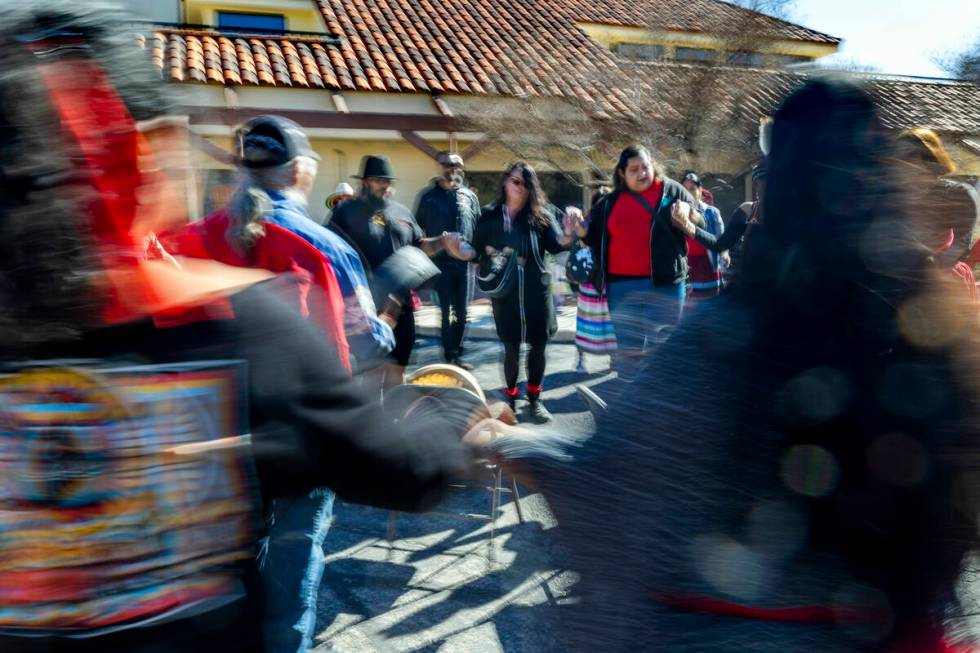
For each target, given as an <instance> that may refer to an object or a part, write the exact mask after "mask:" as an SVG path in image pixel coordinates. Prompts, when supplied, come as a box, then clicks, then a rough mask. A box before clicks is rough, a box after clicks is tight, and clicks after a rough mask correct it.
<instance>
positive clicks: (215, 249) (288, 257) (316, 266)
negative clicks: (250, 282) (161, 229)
mask: <svg viewBox="0 0 980 653" xmlns="http://www.w3.org/2000/svg"><path fill="white" fill-rule="evenodd" d="M228 223H229V219H228V214H227V213H225V212H224V211H223V210H222V211H217V212H216V213H213V214H211V215H209V216H208V217H206V218H204V219H203V220H199V221H197V222H192V223H190V224H188V225H187V226H185V227H184V228H183V229H181V230H179V231H177V232H175V233H172V234H168V235H165V236H163V237H161V241H162V242H163V243H164V245H165V246H166V247H167V248H168V249H169V250H170V251H171V252H172V253H174V254H178V255H181V256H187V257H190V258H206V259H211V260H214V261H218V262H219V263H224V264H226V265H234V266H238V267H250V268H261V269H263V270H269V271H270V272H277V273H284V272H285V273H296V274H297V275H298V279H297V281H296V282H295V283H293V284H292V285H289V284H288V283H287V282H286V281H285V280H282V279H280V282H279V285H278V286H277V290H279V291H280V292H281V294H283V295H285V296H287V297H289V301H290V302H291V303H294V304H295V305H297V307H298V308H299V310H300V312H301V313H302V314H303V315H304V316H305V317H308V318H309V319H311V320H313V321H314V323H315V324H317V326H319V327H320V329H321V330H322V331H323V333H324V334H325V335H326V337H327V340H328V341H329V342H330V343H331V344H333V346H334V347H335V348H336V349H337V353H338V354H339V356H340V362H341V363H342V364H343V365H344V367H346V368H347V370H348V371H350V348H349V346H348V344H347V337H346V335H345V334H344V297H343V294H342V293H341V292H340V285H339V284H338V283H337V277H336V276H335V275H334V271H333V267H331V265H330V261H329V260H328V259H327V257H326V256H324V255H323V253H321V252H320V251H319V250H318V249H316V248H315V247H313V246H312V245H310V244H309V243H308V242H306V241H305V240H303V239H302V238H300V237H299V236H297V235H296V234H294V233H293V232H291V231H289V230H287V229H283V228H282V227H280V226H278V225H274V224H270V223H266V224H265V225H264V226H265V236H263V237H262V238H260V239H259V241H258V242H257V243H256V244H255V247H254V248H253V249H252V251H251V253H250V254H249V256H248V257H245V256H242V255H241V254H239V253H238V252H236V251H235V250H234V249H232V247H231V245H230V244H229V243H228V239H227V237H226V233H227V231H228Z"/></svg>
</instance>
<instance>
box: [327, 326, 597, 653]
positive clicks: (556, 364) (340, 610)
mask: <svg viewBox="0 0 980 653" xmlns="http://www.w3.org/2000/svg"><path fill="white" fill-rule="evenodd" d="M572 328H573V331H574V325H573V327H572ZM466 344H467V351H466V355H465V358H466V359H467V360H468V361H470V362H471V363H473V364H474V365H476V370H475V372H474V373H475V375H476V377H477V379H478V380H479V381H480V383H481V385H482V386H483V388H484V389H485V390H486V391H488V393H492V392H493V391H496V390H499V389H500V387H501V385H502V382H501V372H500V364H499V360H500V349H501V348H500V345H499V344H498V343H497V342H495V341H491V340H479V339H474V340H468V341H467V343H466ZM435 362H441V347H440V346H439V344H438V341H437V340H436V339H435V338H424V337H422V338H420V339H419V342H418V345H417V346H416V351H415V353H414V355H413V366H420V365H425V364H429V363H435ZM586 367H587V369H588V370H589V371H590V373H589V374H587V375H580V374H576V373H575V371H574V370H575V349H574V346H572V345H570V344H560V343H558V344H553V345H551V346H549V350H548V375H547V377H546V379H545V393H544V395H543V398H544V399H545V400H546V401H547V404H548V406H549V408H550V409H551V410H552V412H554V413H555V415H556V419H555V422H554V423H553V424H552V425H550V426H549V428H555V429H563V430H573V431H576V432H582V431H585V430H587V429H589V428H590V426H591V423H592V422H591V420H592V418H591V416H590V415H589V414H588V413H587V412H586V411H585V410H584V406H583V405H582V404H581V402H580V401H579V399H578V397H577V396H576V394H575V390H574V387H573V386H574V384H575V383H584V384H586V385H589V386H592V387H596V389H597V390H600V391H601V385H602V384H603V383H604V382H605V381H608V380H609V379H610V378H611V374H610V373H609V369H608V367H609V359H608V357H592V356H589V357H587V358H586ZM522 381H523V377H522ZM522 404H523V402H520V403H519V413H523V415H522V416H523V417H526V408H524V409H523V410H522ZM505 484H506V479H505ZM521 491H522V492H523V493H525V494H522V499H521V502H522V503H521V506H522V508H523V510H524V516H525V519H526V521H525V523H519V522H518V520H517V514H516V511H515V507H514V504H513V500H512V498H511V497H510V496H508V495H506V494H505V495H504V498H503V500H502V502H501V506H500V510H499V513H498V518H497V520H496V524H495V532H494V537H493V540H492V543H491V539H490V524H489V523H488V522H486V521H479V520H473V519H468V518H465V517H462V516H461V515H462V514H465V513H483V514H486V513H488V512H489V507H490V495H489V493H488V492H486V491H483V490H478V489H466V490H461V491H459V492H457V493H453V495H452V496H451V497H450V498H449V500H448V501H447V502H446V503H445V504H444V505H443V506H441V507H440V512H445V513H449V515H443V514H425V515H412V514H405V513H397V515H395V519H394V539H393V540H392V541H390V542H389V541H388V539H387V537H386V536H387V534H388V529H389V520H390V518H391V513H389V512H387V511H384V510H378V509H374V508H367V507H363V506H356V505H351V504H346V503H341V502H338V503H337V505H336V510H335V517H334V525H333V527H332V528H331V530H330V534H329V535H328V537H327V542H326V546H327V548H328V556H327V566H326V570H325V572H324V577H323V578H324V580H323V584H322V587H321V590H320V600H319V609H318V623H317V631H318V633H319V635H318V637H317V644H318V646H317V649H316V651H317V652H318V653H326V652H328V651H331V652H337V653H374V652H384V653H388V652H407V651H424V652H427V653H484V652H486V653H497V652H503V651H506V652H507V653H521V652H528V653H530V652H535V653H539V652H540V653H551V652H553V651H554V652H556V653H557V651H558V650H559V649H558V648H557V645H556V643H555V638H554V632H553V629H554V627H555V622H554V620H553V619H552V618H551V617H552V616H553V611H554V610H555V609H556V608H558V607H559V606H560V605H561V604H562V602H565V601H568V600H569V598H568V597H569V590H570V588H571V587H572V586H573V585H574V582H575V578H574V575H573V574H572V573H570V572H568V571H566V570H564V569H562V568H561V567H560V566H559V565H558V564H557V563H556V560H557V559H558V556H557V555H556V552H557V546H558V543H557V537H556V523H555V520H554V518H553V516H552V515H551V513H550V511H549V510H548V507H547V505H546V503H545V501H544V500H543V499H542V497H541V496H540V495H537V494H534V493H532V492H529V491H528V490H526V489H524V488H521Z"/></svg>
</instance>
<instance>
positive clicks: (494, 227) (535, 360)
mask: <svg viewBox="0 0 980 653" xmlns="http://www.w3.org/2000/svg"><path fill="white" fill-rule="evenodd" d="M557 214H558V210H557V209H556V208H555V207H554V206H552V205H550V204H548V198H547V197H546V196H545V194H544V191H543V190H541V183H540V181H539V180H538V175H537V174H536V173H535V171H534V168H532V167H531V166H530V164H528V163H527V162H524V161H518V162H516V163H513V164H511V165H510V166H508V168H507V171H506V172H505V173H504V175H503V177H502V178H501V180H500V197H499V199H498V200H497V202H495V203H494V204H491V205H489V206H487V207H485V208H484V209H483V214H482V215H481V216H480V220H479V222H478V223H477V225H476V229H475V232H474V234H473V243H472V250H468V251H466V252H465V253H464V255H463V258H467V257H468V258H469V259H476V260H477V261H478V262H479V264H480V272H481V276H483V277H484V278H485V277H486V276H488V274H491V270H492V269H493V268H494V267H495V266H496V267H497V269H498V270H499V274H500V278H501V279H502V281H501V283H499V284H498V290H497V291H496V292H495V294H494V296H492V297H491V301H492V303H493V320H494V324H495V325H496V327H497V337H498V338H500V341H501V342H502V343H503V345H504V383H505V389H504V395H505V399H506V401H507V402H508V404H510V406H511V408H513V407H514V404H515V402H516V400H517V394H518V393H517V376H518V368H519V363H520V360H519V359H520V353H521V343H527V345H528V354H527V398H528V401H529V406H528V411H529V412H530V415H531V418H532V419H533V420H534V421H535V422H539V423H543V422H547V421H549V420H550V419H551V414H550V413H549V412H548V409H547V408H545V406H544V404H543V403H542V402H541V399H540V397H541V389H542V383H543V381H544V371H545V347H546V346H547V344H548V339H549V338H551V337H552V336H553V335H554V334H555V332H556V331H557V330H558V324H557V321H556V319H555V307H554V304H553V303H552V301H551V275H550V274H549V273H548V269H547V266H546V263H545V259H544V256H545V253H547V252H550V253H552V254H557V253H558V252H560V251H562V250H564V249H567V248H568V247H569V246H570V245H571V243H572V235H571V234H572V233H573V231H574V230H575V229H576V228H580V215H579V214H578V213H577V212H576V211H569V212H568V213H567V214H566V215H565V216H564V218H563V223H564V231H563V229H562V227H561V226H559V224H558V218H557ZM508 267H510V268H511V269H510V270H508V269H507V268H508Z"/></svg>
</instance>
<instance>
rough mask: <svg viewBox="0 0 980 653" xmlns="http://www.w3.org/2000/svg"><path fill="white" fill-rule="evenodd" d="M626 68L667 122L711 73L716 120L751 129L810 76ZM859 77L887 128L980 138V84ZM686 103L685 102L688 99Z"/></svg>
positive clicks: (673, 66)
mask: <svg viewBox="0 0 980 653" xmlns="http://www.w3.org/2000/svg"><path fill="white" fill-rule="evenodd" d="M622 68H623V72H624V73H625V74H626V75H627V76H629V77H631V78H633V79H642V80H645V83H644V84H643V87H642V89H641V92H640V93H638V94H637V96H634V97H633V98H632V101H633V102H639V103H641V104H643V105H644V106H645V107H646V108H647V109H648V110H650V111H651V112H652V113H657V114H660V115H659V116H657V117H661V118H676V117H677V115H676V110H677V108H676V107H674V106H671V103H670V101H669V100H668V99H665V98H669V97H670V95H671V93H676V89H678V88H695V89H696V88H700V87H701V86H703V84H704V83H705V82H706V80H708V79H709V78H706V77H705V75H710V76H712V77H711V78H710V79H712V80H713V82H711V83H710V86H711V89H712V91H711V98H712V102H711V106H712V108H713V111H712V115H711V116H710V118H711V119H712V120H716V121H722V122H731V123H739V124H741V125H742V126H743V127H746V128H750V129H754V128H755V127H756V126H757V121H758V119H759V117H760V116H763V115H767V114H771V113H772V112H773V111H774V110H775V109H776V108H777V107H778V105H779V103H780V102H781V101H782V100H783V99H784V98H785V97H786V96H787V95H788V94H789V93H790V92H791V91H792V90H793V89H794V88H796V87H798V86H799V85H800V84H802V83H803V82H804V81H805V80H806V78H807V74H806V73H799V72H788V71H782V70H767V69H758V68H724V67H715V69H713V70H711V71H710V72H705V70H706V69H705V68H703V67H701V66H697V65H691V64H678V63H665V62H656V63H655V62H644V63H638V62H630V63H626V64H622ZM714 76H717V77H714ZM858 79H859V80H860V81H862V83H863V85H864V88H865V89H866V90H867V91H868V93H869V95H871V97H872V99H873V100H874V102H875V105H876V106H877V107H878V111H879V115H880V116H881V119H882V122H884V124H885V126H886V127H889V128H892V129H910V128H913V127H925V128H928V129H933V130H935V131H938V132H942V133H954V134H980V86H977V85H976V84H970V83H967V82H949V81H935V80H934V81H929V80H924V79H915V78H907V77H905V78H903V77H896V76H889V75H873V74H868V75H860V76H858ZM670 89H675V90H674V91H671V90H670ZM640 96H642V97H640ZM675 97H676V96H675ZM680 103H681V104H684V101H683V99H681V101H680Z"/></svg>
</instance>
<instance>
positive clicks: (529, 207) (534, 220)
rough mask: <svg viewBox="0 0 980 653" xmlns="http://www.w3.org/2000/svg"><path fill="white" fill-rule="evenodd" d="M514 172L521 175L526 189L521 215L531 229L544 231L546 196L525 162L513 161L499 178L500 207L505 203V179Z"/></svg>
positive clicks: (546, 224) (546, 223) (536, 177)
mask: <svg viewBox="0 0 980 653" xmlns="http://www.w3.org/2000/svg"><path fill="white" fill-rule="evenodd" d="M516 171H519V172H520V173H521V179H523V180H524V186H525V187H526V188H527V202H526V203H525V204H524V208H523V209H521V215H522V216H525V218H526V219H527V221H528V224H530V225H531V226H532V227H534V228H536V229H546V228H547V227H548V215H547V212H546V211H547V206H548V196H547V195H545V194H544V191H543V190H542V189H541V181H540V180H539V179H538V174H537V173H536V172H535V171H534V168H532V167H531V164H530V163H528V162H527V161H515V162H513V163H511V164H510V165H509V166H507V170H506V172H504V176H503V177H501V178H500V205H501V206H504V205H505V204H506V203H507V191H506V188H505V186H506V185H507V178H508V177H510V176H511V175H512V174H514V172H516ZM515 217H516V216H515Z"/></svg>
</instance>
